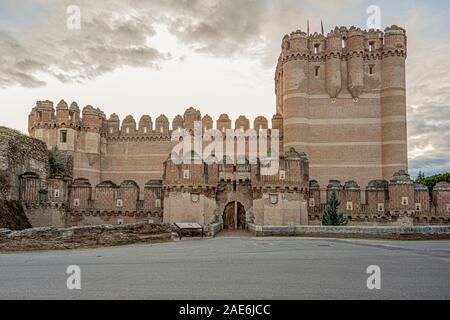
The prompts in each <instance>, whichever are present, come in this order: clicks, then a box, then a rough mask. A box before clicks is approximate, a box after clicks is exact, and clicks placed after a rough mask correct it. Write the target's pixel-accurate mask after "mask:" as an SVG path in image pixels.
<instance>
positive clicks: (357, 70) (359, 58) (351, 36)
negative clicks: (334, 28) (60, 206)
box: [347, 27, 365, 99]
mask: <svg viewBox="0 0 450 320" xmlns="http://www.w3.org/2000/svg"><path fill="white" fill-rule="evenodd" d="M364 39H365V38H364V32H363V31H361V29H359V28H355V27H351V28H350V30H349V32H348V40H347V54H348V63H347V69H348V75H347V81H348V91H350V94H351V95H352V97H353V99H358V98H359V97H360V95H361V94H362V93H363V90H364V51H365V50H364Z"/></svg>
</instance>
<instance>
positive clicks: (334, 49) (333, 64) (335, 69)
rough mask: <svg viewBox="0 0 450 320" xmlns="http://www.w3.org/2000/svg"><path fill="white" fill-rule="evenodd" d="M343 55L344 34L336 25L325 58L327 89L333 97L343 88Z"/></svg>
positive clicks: (328, 42) (329, 35)
mask: <svg viewBox="0 0 450 320" xmlns="http://www.w3.org/2000/svg"><path fill="white" fill-rule="evenodd" d="M341 57H342V35H341V34H340V32H339V29H338V28H337V27H336V29H335V30H334V31H333V32H331V33H329V34H328V37H327V44H326V58H325V59H326V63H325V71H326V73H325V74H326V76H325V77H326V89H327V93H328V94H329V95H330V98H332V99H336V98H337V96H338V95H339V93H340V92H341V90H342V74H341Z"/></svg>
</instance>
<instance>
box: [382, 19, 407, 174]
mask: <svg viewBox="0 0 450 320" xmlns="http://www.w3.org/2000/svg"><path fill="white" fill-rule="evenodd" d="M406 55H407V39H406V31H405V30H404V29H402V28H400V27H397V26H395V25H394V26H392V27H388V28H386V30H385V38H384V48H383V58H382V64H381V70H382V76H381V77H382V80H381V132H382V157H383V178H384V179H386V180H388V179H390V177H392V175H393V174H394V173H395V172H398V171H400V170H404V171H406V172H407V170H408V156H407V155H408V150H407V148H408V146H407V129H406V81H405V63H406Z"/></svg>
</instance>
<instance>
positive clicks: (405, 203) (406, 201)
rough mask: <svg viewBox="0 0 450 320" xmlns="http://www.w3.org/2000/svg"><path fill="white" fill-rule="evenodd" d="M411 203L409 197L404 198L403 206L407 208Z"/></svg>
mask: <svg viewBox="0 0 450 320" xmlns="http://www.w3.org/2000/svg"><path fill="white" fill-rule="evenodd" d="M408 203H409V201H408V197H402V205H404V206H407V205H408Z"/></svg>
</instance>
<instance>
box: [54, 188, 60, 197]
mask: <svg viewBox="0 0 450 320" xmlns="http://www.w3.org/2000/svg"><path fill="white" fill-rule="evenodd" d="M54 197H55V198H59V190H58V189H55V191H54Z"/></svg>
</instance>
